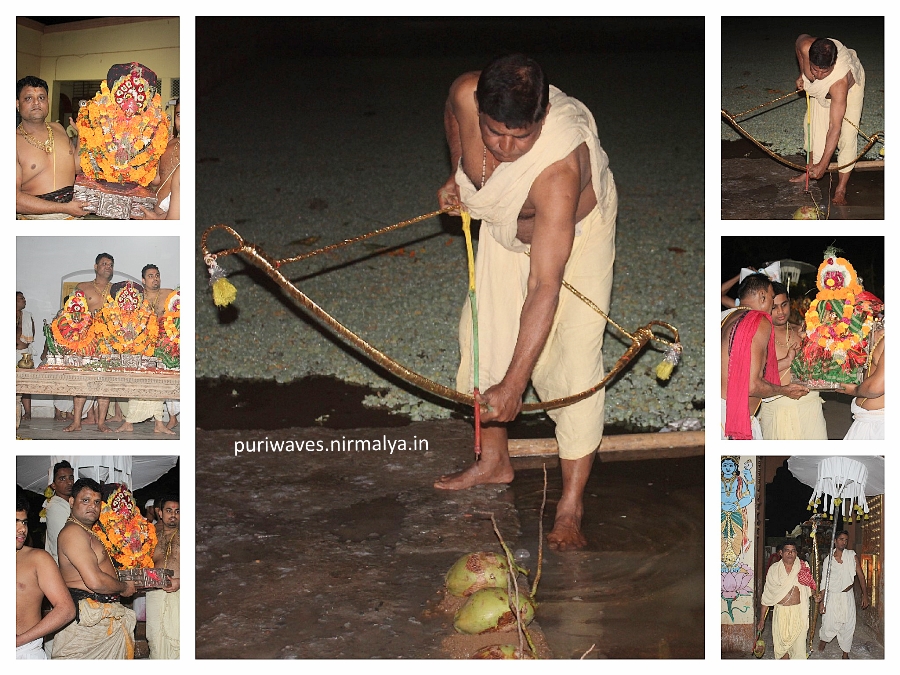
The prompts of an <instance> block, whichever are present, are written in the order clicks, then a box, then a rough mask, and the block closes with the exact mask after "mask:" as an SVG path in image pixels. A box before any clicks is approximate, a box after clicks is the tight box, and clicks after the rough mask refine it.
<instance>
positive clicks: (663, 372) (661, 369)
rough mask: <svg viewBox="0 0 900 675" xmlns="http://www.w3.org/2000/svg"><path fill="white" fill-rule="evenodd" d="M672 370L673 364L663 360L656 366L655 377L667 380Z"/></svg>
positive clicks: (673, 368)
mask: <svg viewBox="0 0 900 675" xmlns="http://www.w3.org/2000/svg"><path fill="white" fill-rule="evenodd" d="M673 370H675V366H674V364H672V363H670V362H669V361H663V362H662V363H660V364H659V365H658V366H656V377H657V379H660V380H663V381H665V380H668V379H669V378H670V377H671V376H672V371H673Z"/></svg>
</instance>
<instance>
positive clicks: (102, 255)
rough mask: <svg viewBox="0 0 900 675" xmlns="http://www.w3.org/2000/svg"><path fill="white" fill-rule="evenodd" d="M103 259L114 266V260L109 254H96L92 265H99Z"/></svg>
mask: <svg viewBox="0 0 900 675" xmlns="http://www.w3.org/2000/svg"><path fill="white" fill-rule="evenodd" d="M104 258H109V261H110V262H111V263H112V264H113V265H115V264H116V259H115V258H113V257H112V256H111V255H110V254H109V253H98V254H97V257H96V258H94V264H95V265H99V264H100V261H101V260H103V259H104Z"/></svg>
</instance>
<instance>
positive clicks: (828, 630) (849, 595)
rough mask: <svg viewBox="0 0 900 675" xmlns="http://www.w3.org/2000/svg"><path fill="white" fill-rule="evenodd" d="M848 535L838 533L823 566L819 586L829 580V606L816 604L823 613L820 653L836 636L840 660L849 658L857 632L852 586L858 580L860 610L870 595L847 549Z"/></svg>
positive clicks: (867, 604)
mask: <svg viewBox="0 0 900 675" xmlns="http://www.w3.org/2000/svg"><path fill="white" fill-rule="evenodd" d="M849 543H850V535H849V534H848V533H847V530H844V531H843V532H841V533H840V534H838V536H837V538H836V539H835V540H834V550H833V551H832V552H831V555H829V556H828V557H827V558H825V560H824V561H823V563H822V583H823V584H824V583H825V581H826V580H827V581H828V586H827V588H828V597H827V598H826V600H827V602H828V604H827V605H825V603H824V602H822V603H819V611H820V612H821V613H822V627H821V628H820V629H819V651H820V652H821V651H824V650H825V645H826V644H828V643H829V642H831V641H832V640H833V639H834V638H835V637H837V639H838V645H840V647H841V651H842V652H844V655H843V657H842V658H845V659H849V658H850V648H851V647H852V646H853V631H854V630H856V598H855V597H854V595H853V584H854V582H855V581H859V585H860V588H861V589H862V602H861V603H860V604H861V606H862V608H863V609H866V608H867V607H868V606H869V593H868V589H867V588H866V578H865V577H864V576H863V573H862V567H861V566H860V564H859V558H858V557H857V555H856V552H855V551H851V550H850V549H848V548H847V544H849Z"/></svg>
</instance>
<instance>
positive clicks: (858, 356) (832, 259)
mask: <svg viewBox="0 0 900 675" xmlns="http://www.w3.org/2000/svg"><path fill="white" fill-rule="evenodd" d="M836 254H837V251H836V250H835V249H833V248H829V249H827V250H826V251H825V259H824V260H823V261H822V264H821V265H819V270H818V273H817V278H816V286H817V287H818V289H819V292H818V293H817V294H816V298H815V300H813V301H812V302H811V303H810V306H809V309H808V310H807V311H806V314H805V316H804V319H805V322H806V338H805V340H804V342H803V345H802V347H801V350H800V353H799V354H798V355H797V358H796V359H794V362H793V363H792V364H791V371H792V372H793V373H794V375H796V376H798V377H799V378H801V379H804V380H807V379H814V380H825V381H828V382H848V383H849V382H856V381H857V380H858V370H859V367H860V366H861V365H863V364H864V363H865V359H866V352H865V350H866V348H867V346H868V342H867V338H868V336H869V333H870V332H871V330H872V327H873V325H874V322H875V320H874V316H873V314H872V307H871V302H870V301H869V300H868V299H866V295H867V294H865V292H864V291H863V289H862V286H860V284H859V278H858V276H857V274H856V270H855V269H854V268H853V265H851V264H850V262H849V261H848V260H847V259H846V258H838V257H837V255H836Z"/></svg>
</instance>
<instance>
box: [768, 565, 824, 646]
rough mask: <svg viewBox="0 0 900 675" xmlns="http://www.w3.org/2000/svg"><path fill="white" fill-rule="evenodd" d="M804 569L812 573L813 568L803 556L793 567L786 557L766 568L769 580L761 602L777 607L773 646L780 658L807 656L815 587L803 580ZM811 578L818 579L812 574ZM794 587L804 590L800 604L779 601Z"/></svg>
mask: <svg viewBox="0 0 900 675" xmlns="http://www.w3.org/2000/svg"><path fill="white" fill-rule="evenodd" d="M801 570H803V571H804V576H806V575H808V574H809V568H808V567H805V563H803V562H802V561H801V560H799V559H798V560H795V561H794V563H793V565H791V569H790V571H788V570H787V569H786V568H785V565H784V561H783V560H778V561H776V562H774V563H772V565H771V567H769V571H768V572H766V583H765V586H764V587H763V594H762V598H761V600H760V602H761V604H762V605H763V606H764V607H772V608H774V616H773V617H772V646H773V648H774V649H775V658H776V659H780V658H781V657H783V656H784V655H785V654H787V655H788V658H791V659H805V658H806V656H807V654H806V634H807V631H808V630H809V600H810V598H811V597H812V588H810V586H807V585H806V584H805V583H804V582H802V581H800V571H801ZM808 582H809V583H813V584H814V583H815V582H813V581H812V576H811V575H810V576H809V577H808ZM794 588H796V589H797V590H798V591H799V594H800V602H799V604H796V605H780V604H778V603H780V602H781V601H782V600H784V598H785V597H787V596H788V595H789V594H790V593H791V592H792V590H793V589H794Z"/></svg>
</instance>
